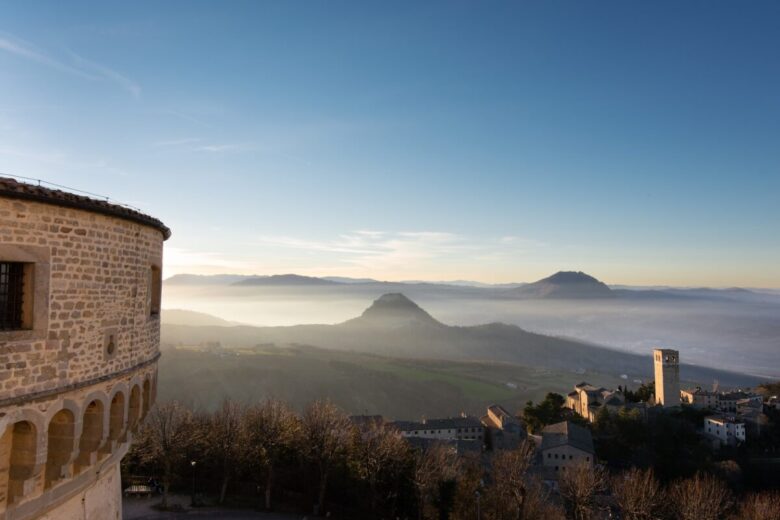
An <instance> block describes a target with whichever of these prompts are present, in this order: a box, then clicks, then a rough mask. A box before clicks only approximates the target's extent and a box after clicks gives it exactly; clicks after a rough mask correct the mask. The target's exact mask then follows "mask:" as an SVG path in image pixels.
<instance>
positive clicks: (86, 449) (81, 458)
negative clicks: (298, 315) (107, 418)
mask: <svg viewBox="0 0 780 520" xmlns="http://www.w3.org/2000/svg"><path fill="white" fill-rule="evenodd" d="M102 443H103V403H101V402H100V401H97V400H96V401H92V402H91V403H89V405H87V409H86V410H84V419H83V421H82V430H81V439H79V455H78V457H77V458H76V473H81V472H82V471H84V469H86V468H88V467H89V466H91V465H93V464H94V463H95V462H97V452H98V449H99V448H100V445H101V444H102Z"/></svg>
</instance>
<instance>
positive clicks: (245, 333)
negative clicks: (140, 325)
mask: <svg viewBox="0 0 780 520" xmlns="http://www.w3.org/2000/svg"><path fill="white" fill-rule="evenodd" d="M213 341H219V342H221V343H222V344H223V345H225V346H230V347H242V348H245V347H254V346H256V345H260V344H275V345H290V344H297V345H311V346H315V347H319V348H325V349H330V350H345V351H355V352H364V353H369V354H378V355H382V356H390V357H401V358H417V359H442V360H460V361H486V360H487V361H490V362H499V363H501V362H503V363H514V364H517V365H522V366H526V367H532V368H535V369H539V370H562V371H566V372H571V373H572V374H575V373H576V374H582V373H586V372H596V373H604V374H607V373H608V374H612V375H613V376H616V375H620V374H627V375H628V377H629V378H630V379H633V378H635V377H638V378H642V379H647V378H651V377H652V374H653V363H652V356H651V355H650V352H648V355H646V356H644V355H637V354H631V353H627V352H622V351H619V350H615V349H611V348H607V347H602V346H598V345H593V344H590V343H586V342H582V341H576V340H570V339H565V338H558V337H554V336H545V335H542V334H535V333H532V332H528V331H526V330H523V329H522V328H520V327H517V326H515V325H507V324H504V323H488V324H485V325H476V326H462V327H459V326H450V325H446V324H443V323H441V322H439V321H437V320H436V319H434V318H433V317H432V316H431V315H430V314H428V313H427V312H426V311H425V310H423V309H422V308H420V307H419V306H418V305H417V304H416V303H414V302H413V301H411V300H410V299H408V298H407V297H406V296H404V295H403V294H399V293H395V294H385V295H383V296H381V297H380V298H378V299H377V300H375V301H374V303H373V304H372V305H371V306H370V307H369V308H368V309H366V310H365V311H364V312H363V314H362V315H361V316H359V317H357V318H353V319H350V320H347V321H345V322H343V323H340V324H337V325H296V326H289V327H250V326H235V327H210V326H206V327H188V326H180V325H164V326H163V330H162V342H163V343H167V344H173V345H175V344H184V345H193V344H195V345H197V344H201V343H203V342H213ZM573 377H574V376H573ZM681 377H682V378H683V379H684V380H687V381H696V382H699V383H702V384H709V383H710V382H711V381H712V380H713V379H718V380H719V381H720V382H721V383H722V384H723V385H726V386H728V385H734V386H750V385H753V384H756V383H757V382H758V381H759V380H758V379H756V378H752V377H751V376H747V375H743V374H737V373H732V372H728V371H724V370H717V369H711V368H705V367H699V366H693V365H683V366H682V376H681Z"/></svg>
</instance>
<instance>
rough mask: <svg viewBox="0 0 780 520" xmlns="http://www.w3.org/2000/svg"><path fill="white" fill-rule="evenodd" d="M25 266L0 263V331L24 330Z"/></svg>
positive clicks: (17, 263)
mask: <svg viewBox="0 0 780 520" xmlns="http://www.w3.org/2000/svg"><path fill="white" fill-rule="evenodd" d="M23 300H24V264H22V263H19V262H0V330H18V329H21V328H22V324H23V322H22V309H23V303H24V301H23Z"/></svg>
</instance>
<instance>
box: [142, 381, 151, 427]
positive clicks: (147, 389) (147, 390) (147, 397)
mask: <svg viewBox="0 0 780 520" xmlns="http://www.w3.org/2000/svg"><path fill="white" fill-rule="evenodd" d="M143 406H144V407H143V410H142V413H141V419H146V414H148V413H149V409H150V408H151V407H152V384H151V383H150V382H149V378H148V377H147V378H146V379H144V401H143Z"/></svg>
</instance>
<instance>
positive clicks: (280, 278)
mask: <svg viewBox="0 0 780 520" xmlns="http://www.w3.org/2000/svg"><path fill="white" fill-rule="evenodd" d="M341 284H342V283H341V282H336V281H333V280H326V279H324V278H316V277H314V276H301V275H299V274H274V275H271V276H257V277H252V278H247V279H245V280H239V281H237V282H234V283H233V284H231V285H237V286H258V285H281V286H291V285H341Z"/></svg>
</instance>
